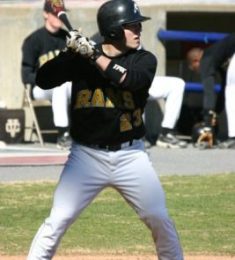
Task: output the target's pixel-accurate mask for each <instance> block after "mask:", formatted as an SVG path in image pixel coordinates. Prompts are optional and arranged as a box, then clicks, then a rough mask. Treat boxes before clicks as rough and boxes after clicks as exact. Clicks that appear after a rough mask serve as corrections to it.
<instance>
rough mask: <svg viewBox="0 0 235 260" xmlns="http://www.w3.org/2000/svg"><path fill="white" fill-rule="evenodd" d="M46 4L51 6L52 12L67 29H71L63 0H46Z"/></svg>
mask: <svg viewBox="0 0 235 260" xmlns="http://www.w3.org/2000/svg"><path fill="white" fill-rule="evenodd" d="M46 1H47V3H48V5H50V6H51V9H52V10H53V13H54V14H55V15H56V16H57V17H58V18H59V19H60V20H61V21H62V22H63V24H64V25H65V26H66V28H67V29H68V30H69V31H72V30H73V27H72V25H71V23H70V21H69V19H68V16H67V13H66V11H65V6H64V1H63V0H46Z"/></svg>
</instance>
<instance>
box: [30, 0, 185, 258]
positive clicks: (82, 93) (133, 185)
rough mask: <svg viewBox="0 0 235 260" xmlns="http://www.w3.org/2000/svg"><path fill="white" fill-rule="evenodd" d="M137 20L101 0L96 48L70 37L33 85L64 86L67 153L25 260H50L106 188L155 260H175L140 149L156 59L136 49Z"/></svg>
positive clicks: (133, 11)
mask: <svg viewBox="0 0 235 260" xmlns="http://www.w3.org/2000/svg"><path fill="white" fill-rule="evenodd" d="M148 19H150V18H149V17H145V16H142V15H141V13H140V10H139V8H138V6H137V4H136V3H135V2H134V1H132V0H115V1H113V0H111V1H106V2H105V3H104V4H102V5H101V7H100V8H99V10H98V13H97V21H98V27H99V31H100V33H101V35H102V36H104V42H103V43H101V44H98V45H92V44H91V42H90V41H89V39H88V38H86V37H82V36H79V33H78V32H77V31H72V32H70V36H71V37H70V38H69V39H68V41H67V47H68V49H67V51H64V52H61V53H60V54H59V55H58V56H57V57H56V58H54V59H53V60H51V61H49V62H47V63H46V64H45V65H44V66H42V67H41V68H40V69H39V71H38V74H37V78H36V82H37V84H38V85H39V86H41V87H43V88H48V89H50V88H53V87H55V86H58V85H60V84H62V83H63V82H66V81H72V105H71V136H72V138H73V144H72V149H71V152H70V154H69V157H68V160H67V162H66V164H65V167H64V169H63V171H62V174H61V177H60V181H59V183H58V186H57V188H56V191H55V194H54V200H53V206H52V209H51V212H50V215H49V217H48V218H46V220H45V221H44V223H43V224H42V225H41V227H40V228H39V230H38V232H37V234H36V236H35V238H34V240H33V242H32V245H31V248H30V251H29V254H28V260H36V259H37V260H39V259H40V260H41V259H45V260H46V259H47V260H49V259H51V258H52V257H53V255H54V254H55V252H56V249H57V247H58V246H59V242H60V240H61V238H62V236H63V235H64V233H65V232H66V230H67V229H68V228H69V226H70V225H71V224H72V223H73V222H74V221H75V220H76V219H77V218H78V217H79V215H80V214H81V212H82V211H83V210H84V209H85V208H86V207H87V206H88V205H89V204H90V203H91V202H92V200H93V199H94V198H95V197H96V196H97V195H98V194H99V193H100V192H101V191H102V190H103V189H104V188H106V187H113V188H114V189H116V190H117V191H118V192H119V193H120V194H121V195H122V196H123V197H124V198H125V200H126V201H128V203H129V205H130V206H131V207H132V208H133V209H134V210H135V211H136V213H137V214H138V215H139V217H140V218H141V219H142V220H143V221H144V222H145V224H146V225H147V227H148V228H149V229H150V230H151V232H152V236H153V239H154V242H155V245H156V250H157V254H158V257H159V259H160V260H182V259H183V254H182V250H181V246H180V242H179V238H178V235H177V232H176V230H175V227H174V224H173V222H172V220H171V219H170V217H169V215H168V210H167V208H166V202H165V195H164V191H163V188H162V186H161V183H160V181H159V178H158V176H157V174H156V172H155V171H154V169H153V166H152V164H151V162H150V160H149V158H148V155H147V153H146V152H145V150H144V142H143V141H142V138H143V136H144V132H145V131H144V124H143V120H142V114H143V110H144V106H145V104H146V100H147V98H148V89H149V87H150V85H151V82H152V80H153V77H154V74H155V71H156V65H157V62H156V58H155V56H154V55H153V54H152V53H150V52H148V51H146V50H137V49H138V46H139V44H140V35H141V23H142V22H144V21H146V20H148Z"/></svg>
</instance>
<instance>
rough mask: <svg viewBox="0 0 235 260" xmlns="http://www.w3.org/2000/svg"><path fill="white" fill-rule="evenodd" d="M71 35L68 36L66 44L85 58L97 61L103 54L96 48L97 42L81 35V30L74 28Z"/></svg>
mask: <svg viewBox="0 0 235 260" xmlns="http://www.w3.org/2000/svg"><path fill="white" fill-rule="evenodd" d="M69 34H70V37H68V38H67V42H66V46H67V48H68V49H69V50H71V51H72V52H74V53H79V54H80V55H81V56H83V57H85V58H90V59H91V60H92V61H95V60H96V59H97V58H98V57H99V56H100V55H101V54H100V52H99V50H98V49H96V48H95V43H94V42H92V41H90V40H89V39H88V38H87V37H84V36H81V34H80V32H79V31H76V30H73V31H71V32H69Z"/></svg>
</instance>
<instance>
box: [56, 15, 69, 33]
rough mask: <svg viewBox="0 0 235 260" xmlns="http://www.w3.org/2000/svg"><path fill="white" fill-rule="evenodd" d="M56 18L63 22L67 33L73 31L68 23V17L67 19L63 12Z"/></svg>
mask: <svg viewBox="0 0 235 260" xmlns="http://www.w3.org/2000/svg"><path fill="white" fill-rule="evenodd" d="M57 16H58V18H59V19H60V20H61V21H62V22H63V24H64V25H65V26H66V28H67V29H68V30H69V31H73V27H72V25H71V24H70V22H69V20H68V17H67V15H66V13H65V12H64V11H60V12H59V13H58V15H57Z"/></svg>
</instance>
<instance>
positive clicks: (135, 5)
mask: <svg viewBox="0 0 235 260" xmlns="http://www.w3.org/2000/svg"><path fill="white" fill-rule="evenodd" d="M139 12H140V10H139V7H138V5H137V4H136V3H135V2H134V13H139Z"/></svg>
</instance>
